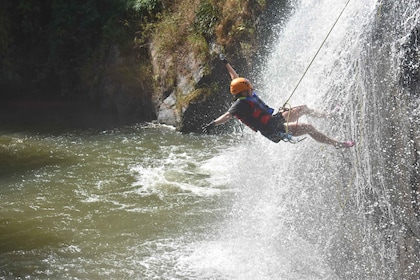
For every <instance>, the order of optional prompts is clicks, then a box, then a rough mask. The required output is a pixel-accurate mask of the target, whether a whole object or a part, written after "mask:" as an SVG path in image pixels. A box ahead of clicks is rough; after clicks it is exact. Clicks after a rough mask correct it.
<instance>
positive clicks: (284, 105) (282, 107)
mask: <svg viewBox="0 0 420 280" xmlns="http://www.w3.org/2000/svg"><path fill="white" fill-rule="evenodd" d="M349 2H350V0H348V1H347V3H346V5H345V6H344V8H343V9H342V10H341V13H340V15H339V16H338V18H337V19H336V20H335V22H334V24H333V26H332V27H331V29H330V31H329V32H328V34H327V36H326V37H325V39H324V41H322V44H321V46H320V47H319V48H318V51H317V52H316V53H315V55H314V57H313V58H312V60H311V62H310V63H309V65H308V67H306V70H305V72H303V75H302V77H300V80H299V81H298V83H297V84H296V86H295V88H294V89H293V91H292V93H291V94H290V96H289V98H288V99H287V100H286V102H284V104H283V106H281V107H280V109H279V110H280V111H284V110H287V108H286V105H287V104H288V103H289V101H290V99H291V98H292V96H293V95H294V94H295V91H296V90H297V88H298V87H299V85H300V83H301V82H302V80H303V78H304V77H305V75H306V73H307V72H308V70H309V68H310V67H311V66H312V63H313V62H314V60H315V58H316V57H317V56H318V53H319V52H320V51H321V49H322V47H323V46H324V44H325V42H326V41H327V39H328V37H329V36H330V34H331V32H332V31H333V29H334V27H335V26H336V24H337V22H338V21H339V20H340V18H341V15H342V14H343V13H344V10H345V9H346V8H347V5H348V4H349Z"/></svg>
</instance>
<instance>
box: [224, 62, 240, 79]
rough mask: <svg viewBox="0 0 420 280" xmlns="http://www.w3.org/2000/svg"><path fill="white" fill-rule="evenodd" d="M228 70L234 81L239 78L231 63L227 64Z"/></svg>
mask: <svg viewBox="0 0 420 280" xmlns="http://www.w3.org/2000/svg"><path fill="white" fill-rule="evenodd" d="M226 69H227V70H228V72H229V74H230V77H231V78H232V80H233V79H236V78H239V76H238V74H237V73H236V71H235V69H233V67H232V65H230V63H229V62H228V63H226Z"/></svg>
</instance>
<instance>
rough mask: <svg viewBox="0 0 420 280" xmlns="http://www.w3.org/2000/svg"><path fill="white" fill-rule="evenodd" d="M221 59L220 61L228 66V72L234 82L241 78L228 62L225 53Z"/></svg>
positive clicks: (221, 55)
mask: <svg viewBox="0 0 420 280" xmlns="http://www.w3.org/2000/svg"><path fill="white" fill-rule="evenodd" d="M219 57H220V60H221V61H222V62H223V63H224V64H225V65H226V69H227V70H228V72H229V74H230V77H231V78H232V80H233V79H236V78H239V75H238V73H236V71H235V69H233V67H232V65H230V63H229V62H228V61H227V58H226V56H225V55H224V54H223V53H221V54H220V55H219Z"/></svg>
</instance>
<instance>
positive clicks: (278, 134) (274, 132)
mask: <svg viewBox="0 0 420 280" xmlns="http://www.w3.org/2000/svg"><path fill="white" fill-rule="evenodd" d="M285 122H286V120H285V119H284V118H283V115H282V114H281V113H277V114H274V115H273V116H272V117H271V119H270V120H269V121H268V124H267V129H266V130H264V131H260V132H261V134H262V135H264V136H265V137H266V138H268V139H269V140H271V141H273V142H275V143H278V142H280V140H283V138H284V133H286V127H285V125H284V123H285Z"/></svg>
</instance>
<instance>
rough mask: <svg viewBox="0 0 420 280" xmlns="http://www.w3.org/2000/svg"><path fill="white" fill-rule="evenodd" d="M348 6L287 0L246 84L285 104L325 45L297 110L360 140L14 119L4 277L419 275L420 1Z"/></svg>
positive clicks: (0, 273) (1, 145)
mask: <svg viewBox="0 0 420 280" xmlns="http://www.w3.org/2000/svg"><path fill="white" fill-rule="evenodd" d="M347 1H348V0H334V1H331V0H304V1H291V5H292V6H293V11H294V12H293V15H292V16H291V17H290V18H289V20H288V21H287V22H286V23H285V24H284V26H282V27H281V28H278V29H279V30H280V32H279V34H277V36H276V38H275V41H276V42H275V44H274V45H275V48H274V49H273V50H272V53H271V54H270V55H269V57H268V58H267V59H266V61H267V63H266V64H265V65H263V66H262V67H261V69H263V70H262V71H261V73H258V74H257V75H254V76H252V77H249V78H250V79H251V81H252V82H253V83H254V85H255V88H256V91H257V92H258V93H259V95H260V96H261V97H262V98H263V99H264V100H265V101H267V103H268V104H270V105H272V106H273V107H279V106H281V105H283V103H284V102H285V101H286V100H287V99H288V97H289V96H290V95H291V93H292V92H294V91H293V89H294V87H295V85H296V84H297V82H298V81H299V80H300V78H301V77H302V75H303V73H305V70H306V68H307V67H308V65H309V64H310V62H311V60H312V59H313V58H314V56H315V54H316V53H317V52H318V50H319V53H318V55H317V56H316V58H315V60H313V63H312V64H311V65H310V67H309V69H308V71H307V72H306V74H305V75H304V76H303V79H302V82H301V83H300V85H299V87H298V88H297V89H296V91H295V92H294V93H293V96H291V99H290V104H291V105H292V106H295V105H300V104H307V105H308V106H309V107H313V108H318V109H320V110H324V111H333V112H334V114H333V117H331V118H328V119H315V118H312V117H309V116H304V117H302V118H301V119H300V120H299V122H308V123H311V124H312V125H313V126H314V127H316V128H318V129H319V130H320V131H322V132H324V133H325V134H327V135H329V136H331V137H333V138H336V139H340V140H344V139H354V140H356V142H357V144H356V146H355V147H353V148H351V149H340V150H337V149H335V148H333V147H330V146H326V145H322V144H319V143H317V142H315V141H314V140H312V139H310V138H309V139H306V140H305V141H303V142H301V143H299V144H297V145H293V144H289V143H279V144H275V143H271V142H270V141H268V140H266V139H265V138H264V137H262V136H261V135H259V134H256V133H253V132H252V131H251V130H250V129H245V130H244V131H243V135H242V136H240V135H217V136H216V135H204V136H202V135H193V134H188V135H182V134H180V133H178V132H176V131H175V130H174V129H173V128H168V127H165V126H160V125H154V124H145V125H134V126H128V127H120V128H118V129H105V130H99V131H98V130H97V129H92V130H89V129H77V128H75V129H69V130H66V129H63V128H62V126H61V124H60V123H56V121H55V119H52V123H51V124H50V126H48V125H46V124H45V122H47V120H44V121H42V122H36V124H34V122H30V120H29V123H30V124H32V125H30V127H27V126H26V123H27V122H28V120H24V123H23V125H22V124H16V123H14V122H13V121H14V119H13V118H8V122H7V124H1V125H0V132H1V134H0V153H1V154H0V167H1V169H0V199H1V204H0V213H1V217H0V279H165V280H166V279H182V280H193V279H194V280H195V279H200V280H205V279H217V280H230V279H238V280H266V279H267V280H279V279H298V280H303V279H418V278H419V277H418V275H420V270H419V267H420V265H419V264H420V261H419V259H418V257H419V253H418V252H419V251H420V246H419V239H420V226H419V225H420V223H419V220H418V218H417V217H418V214H419V211H418V207H417V201H418V197H417V195H418V193H417V190H416V186H415V184H416V182H417V184H418V180H419V179H418V177H419V176H418V173H416V171H415V170H418V169H415V168H413V167H414V163H413V158H414V159H415V158H416V157H417V158H418V157H419V155H418V152H416V151H415V149H414V145H415V143H418V139H416V138H415V135H418V134H416V133H417V131H419V129H418V127H419V120H420V111H419V109H418V108H419V107H418V106H419V104H420V100H419V97H418V91H417V93H416V91H415V90H413V89H415V87H414V84H413V83H414V82H415V81H416V76H415V75H418V72H416V69H418V68H419V65H417V64H416V61H417V63H418V49H416V46H417V48H418V38H417V37H416V36H418V32H417V33H416V32H415V31H413V30H415V28H416V26H417V30H418V29H419V28H418V26H419V24H420V15H419V14H420V12H419V11H420V3H419V1H418V0H398V1H397V0H350V1H349V2H348V5H347V7H346V8H345V9H344V7H345V6H346V3H347ZM341 12H343V13H342V16H341V17H340V19H339V20H338V21H337V24H336V25H335V27H334V28H333V30H332V32H331V33H330V35H329V36H328V39H327V40H326V41H325V44H324V45H323V47H322V48H320V46H321V45H322V42H323V40H324V39H325V38H326V36H327V34H328V33H329V31H331V28H332V26H333V25H334V22H335V21H336V19H337V18H338V16H339V14H340V13H341ZM416 34H417V35H416ZM273 40H274V39H273ZM416 40H417V41H416ZM413 42H417V45H416V44H415V43H413ZM410 55H411V56H410ZM410 57H412V58H413V59H411V60H410V59H407V58H410ZM416 58H417V60H416ZM401 64H403V65H404V67H405V68H404V69H405V70H404V71H402V70H401V67H400V65H401ZM238 70H239V69H238ZM401 72H404V73H405V74H404V75H402V74H401ZM416 73H417V74H416ZM226 74H227V73H226ZM417 79H418V77H417ZM337 108H338V111H337V110H336V109H337ZM58 119H60V120H61V118H58ZM34 126H37V127H35V128H34ZM25 127H26V128H25ZM34 131H35V132H34ZM413 135H414V136H413ZM417 137H418V136H417ZM416 141H417V142H416ZM417 145H418V144H417ZM413 169H414V172H413Z"/></svg>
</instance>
